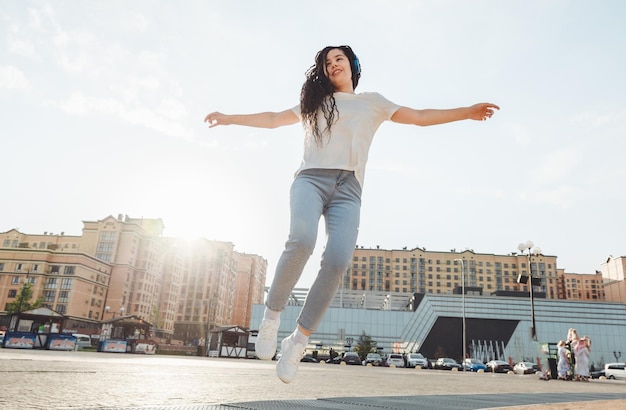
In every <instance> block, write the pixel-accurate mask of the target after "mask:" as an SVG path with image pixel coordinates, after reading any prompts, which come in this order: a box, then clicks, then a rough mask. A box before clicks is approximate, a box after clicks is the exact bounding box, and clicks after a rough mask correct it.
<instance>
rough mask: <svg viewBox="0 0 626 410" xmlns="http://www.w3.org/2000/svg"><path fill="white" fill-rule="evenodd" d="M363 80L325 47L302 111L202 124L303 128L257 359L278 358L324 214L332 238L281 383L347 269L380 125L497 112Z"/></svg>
mask: <svg viewBox="0 0 626 410" xmlns="http://www.w3.org/2000/svg"><path fill="white" fill-rule="evenodd" d="M360 77H361V65H360V63H359V60H358V58H357V56H356V55H355V54H354V52H353V51H352V49H351V48H350V47H348V46H337V47H335V46H329V47H325V48H324V49H323V50H321V51H319V52H318V53H317V55H316V57H315V64H314V65H313V66H312V67H311V68H310V69H309V70H308V71H307V72H306V80H305V82H304V84H303V86H302V90H301V93H300V104H298V105H297V106H295V107H293V108H291V109H288V110H285V111H280V112H263V113H257V114H246V115H226V114H221V113H219V112H213V113H211V114H208V115H207V116H206V117H205V119H204V121H205V122H207V123H208V124H209V127H210V128H212V127H215V126H218V125H233V124H234V125H245V126H249V127H259V128H276V127H282V126H285V125H292V124H295V123H297V122H301V123H302V125H303V128H304V158H303V160H302V163H301V165H300V168H299V169H298V170H297V172H296V176H295V179H294V181H293V183H292V185H291V191H290V209H291V221H290V229H289V237H288V240H287V242H286V244H285V249H284V251H283V253H282V255H281V257H280V259H279V261H278V264H277V266H276V272H275V275H274V280H273V282H272V286H271V287H270V290H269V293H268V295H267V299H266V302H265V312H264V317H263V321H262V322H261V325H260V326H259V334H258V337H257V342H256V347H255V350H256V354H257V356H258V357H259V358H260V359H263V360H271V359H272V357H274V355H275V354H276V344H277V336H278V327H279V325H280V313H281V312H282V311H283V309H284V308H285V305H286V304H287V301H288V299H289V295H290V294H291V291H292V290H293V288H294V286H295V285H296V283H297V282H298V279H299V278H300V275H301V274H302V271H303V270H304V266H305V264H306V262H307V260H308V259H309V257H310V256H311V254H312V253H313V249H314V247H315V241H316V239H317V228H318V223H319V220H320V217H321V216H322V215H323V216H324V221H325V226H326V236H327V241H326V247H325V249H324V253H323V255H322V259H321V263H320V270H319V272H318V274H317V277H316V279H315V281H314V283H313V286H312V287H311V289H310V291H309V293H308V296H307V298H306V301H305V303H304V306H303V307H302V310H301V312H300V316H299V317H298V320H297V325H296V328H295V330H294V332H293V333H292V334H291V335H289V336H288V337H286V338H285V339H283V340H282V342H281V353H282V355H281V357H280V359H279V360H278V363H277V365H276V373H277V375H278V377H279V378H280V379H281V380H282V381H283V382H284V383H289V382H291V381H292V380H293V379H294V377H295V376H296V372H297V371H298V364H299V362H300V359H301V358H302V356H303V354H304V350H305V348H306V345H307V343H308V340H309V336H310V335H311V333H312V332H315V330H316V329H317V326H318V325H319V323H320V321H321V319H322V317H323V316H324V313H325V312H326V310H327V309H328V306H329V305H330V303H331V302H332V300H333V297H334V295H335V293H336V292H337V290H338V288H339V285H340V284H341V279H342V278H343V275H344V274H345V273H346V271H347V269H348V267H349V265H350V260H351V258H352V254H353V252H354V247H355V246H356V242H357V234H358V228H359V218H360V208H361V190H362V188H363V180H364V175H365V165H366V163H367V157H368V152H369V149H370V145H371V144H372V139H373V137H374V134H375V133H376V130H377V129H378V127H379V126H380V124H382V122H383V121H387V120H391V121H393V122H397V123H401V124H413V125H420V126H426V125H436V124H444V123H448V122H453V121H460V120H468V119H471V120H477V121H484V120H486V119H488V118H491V116H492V115H493V113H494V109H499V107H498V106H497V105H495V104H491V103H479V104H475V105H472V106H469V107H461V108H454V109H444V110H440V109H422V110H418V109H412V108H408V107H404V106H400V105H396V104H394V103H392V102H391V101H389V100H387V99H386V98H384V97H383V96H382V95H380V94H378V93H372V92H367V93H360V94H355V92H354V90H355V89H356V87H357V85H358V84H359V78H360Z"/></svg>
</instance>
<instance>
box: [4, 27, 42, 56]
mask: <svg viewBox="0 0 626 410" xmlns="http://www.w3.org/2000/svg"><path fill="white" fill-rule="evenodd" d="M7 49H8V51H9V52H10V53H13V54H17V55H19V56H22V57H28V58H36V53H35V46H34V45H33V43H32V42H30V41H28V40H26V39H25V38H24V37H23V36H22V35H21V34H20V33H18V32H17V27H13V28H12V30H11V34H10V35H9V38H8V39H7Z"/></svg>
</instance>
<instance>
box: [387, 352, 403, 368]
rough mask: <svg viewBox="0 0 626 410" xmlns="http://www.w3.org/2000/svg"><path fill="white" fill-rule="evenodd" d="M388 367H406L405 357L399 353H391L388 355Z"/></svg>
mask: <svg viewBox="0 0 626 410" xmlns="http://www.w3.org/2000/svg"><path fill="white" fill-rule="evenodd" d="M386 366H388V367H389V366H396V367H404V357H402V355H401V354H399V353H391V354H389V355H387V362H386Z"/></svg>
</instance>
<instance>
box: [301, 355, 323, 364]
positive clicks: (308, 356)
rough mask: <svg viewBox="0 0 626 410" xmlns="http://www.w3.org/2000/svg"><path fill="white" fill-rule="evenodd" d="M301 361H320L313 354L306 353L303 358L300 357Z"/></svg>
mask: <svg viewBox="0 0 626 410" xmlns="http://www.w3.org/2000/svg"><path fill="white" fill-rule="evenodd" d="M300 361H301V362H306V363H319V361H318V360H317V359H316V358H315V357H313V356H311V355H306V356H304V357H302V359H300Z"/></svg>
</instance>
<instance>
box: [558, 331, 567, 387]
mask: <svg viewBox="0 0 626 410" xmlns="http://www.w3.org/2000/svg"><path fill="white" fill-rule="evenodd" d="M557 347H558V350H557V352H558V357H559V361H558V363H557V367H556V370H557V372H558V374H559V376H558V377H559V380H567V379H568V373H569V371H570V365H569V350H567V347H565V340H561V341H559V343H558V344H557Z"/></svg>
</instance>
